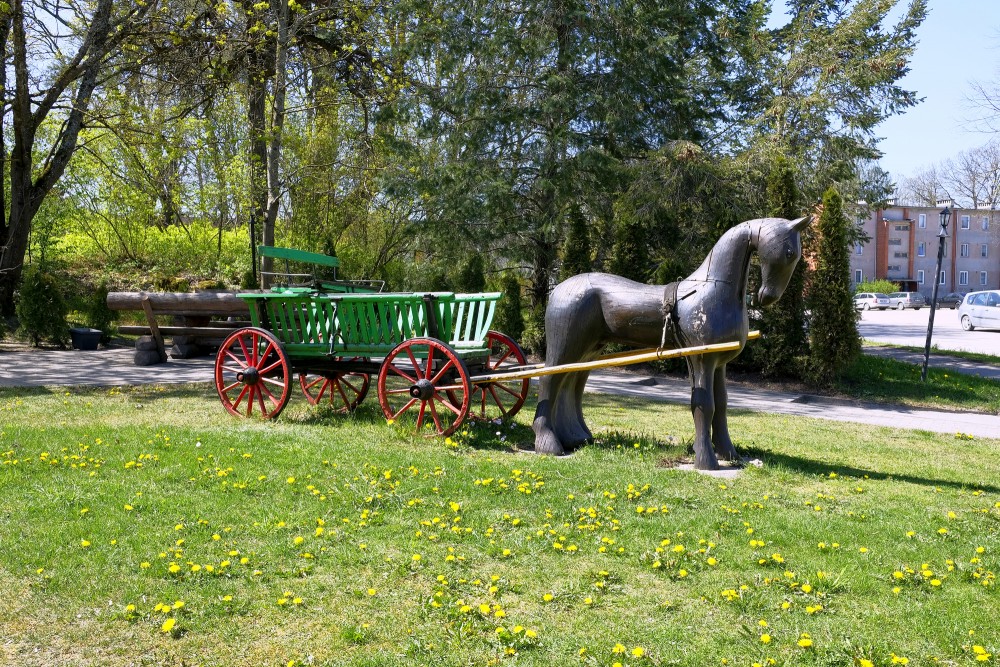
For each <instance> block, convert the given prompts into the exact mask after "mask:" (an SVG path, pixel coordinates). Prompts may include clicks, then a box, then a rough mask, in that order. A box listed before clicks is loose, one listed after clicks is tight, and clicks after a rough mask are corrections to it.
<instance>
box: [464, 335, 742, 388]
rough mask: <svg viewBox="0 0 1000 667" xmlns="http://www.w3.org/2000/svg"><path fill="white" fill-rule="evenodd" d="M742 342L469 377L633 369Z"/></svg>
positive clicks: (517, 377)
mask: <svg viewBox="0 0 1000 667" xmlns="http://www.w3.org/2000/svg"><path fill="white" fill-rule="evenodd" d="M756 338H760V332H759V331H751V332H750V333H749V335H747V340H754V339H756ZM740 345H741V343H740V342H739V341H735V342H732V343H713V344H712V345H695V346H694V347H682V348H678V349H676V350H660V349H657V348H655V347H651V348H648V349H645V350H632V351H629V352H620V353H618V354H609V355H607V356H604V357H600V358H598V359H594V360H593V361H581V362H578V363H575V364H562V365H559V366H548V367H545V366H541V367H537V368H525V369H524V370H518V371H514V372H509V373H494V374H492V375H476V376H473V377H471V378H469V379H470V380H471V381H472V382H474V383H477V384H481V383H484V382H497V381H503V382H506V381H508V380H523V379H525V378H533V377H541V376H543V375H558V374H559V373H573V372H576V371H594V370H599V369H601V368H613V367H616V366H629V365H631V364H641V363H643V362H646V361H658V360H660V359H674V358H676V357H690V356H692V355H695V354H708V353H710V352H730V351H732V350H738V349H740ZM522 368H524V367H522Z"/></svg>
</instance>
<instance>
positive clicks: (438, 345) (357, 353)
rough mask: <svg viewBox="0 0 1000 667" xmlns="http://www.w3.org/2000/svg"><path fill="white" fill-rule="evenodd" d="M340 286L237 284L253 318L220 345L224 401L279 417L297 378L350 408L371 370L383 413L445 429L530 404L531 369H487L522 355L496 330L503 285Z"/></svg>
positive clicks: (305, 388) (308, 391) (229, 406)
mask: <svg viewBox="0 0 1000 667" xmlns="http://www.w3.org/2000/svg"><path fill="white" fill-rule="evenodd" d="M302 255H306V254H300V255H297V257H301V256H302ZM328 259H330V258H328ZM342 289H346V288H341V287H338V286H337V285H334V284H329V283H328V284H325V285H322V286H313V287H280V288H275V289H273V290H272V291H270V292H263V293H257V292H254V293H246V294H240V295H238V296H239V297H240V298H242V299H244V300H245V301H247V303H248V305H249V307H250V320H251V323H252V326H250V327H247V328H243V329H239V330H237V331H235V332H233V333H232V334H231V335H230V336H229V337H228V338H226V340H225V341H224V343H223V344H222V346H221V348H220V349H219V353H218V355H217V357H216V363H215V384H216V388H217V390H218V392H219V397H220V398H221V399H222V404H223V405H224V406H225V408H226V410H228V411H229V412H230V413H232V414H234V415H237V416H244V417H252V416H258V417H263V418H265V419H270V418H274V417H277V416H278V414H280V412H281V411H282V410H283V409H284V407H285V406H286V405H287V404H288V400H289V398H290V397H291V394H292V385H293V384H294V383H295V380H296V378H297V383H298V385H299V387H300V389H301V390H302V392H303V393H304V394H305V396H306V398H307V399H308V400H309V402H310V403H313V404H320V403H325V404H328V405H330V406H332V407H333V408H334V409H335V410H337V411H341V412H349V411H352V410H354V409H355V408H356V407H357V406H358V405H359V404H360V403H361V401H362V400H363V399H364V398H365V396H366V395H367V393H368V390H369V387H370V385H371V383H372V382H373V381H374V382H375V384H376V390H377V394H378V400H379V403H380V405H381V407H382V411H383V413H384V414H385V416H386V418H387V419H389V420H401V421H402V420H410V421H413V422H414V423H415V428H416V429H418V430H421V431H423V430H427V431H428V432H431V433H435V434H438V435H447V434H450V433H453V432H454V431H455V430H456V429H457V428H458V427H459V425H460V424H461V423H462V421H463V420H464V419H465V418H466V417H467V416H469V415H472V416H475V417H479V418H482V419H490V420H492V419H497V418H509V417H513V416H514V415H515V414H516V413H517V411H518V410H520V408H521V406H522V405H523V404H524V401H525V398H526V397H527V394H528V387H529V381H528V379H527V378H518V379H511V380H506V379H498V380H494V379H489V380H487V379H483V378H484V377H491V376H493V375H495V374H497V373H500V372H505V371H509V370H515V369H516V368H517V367H519V366H524V364H525V357H524V353H523V352H522V351H521V349H520V348H519V347H518V345H517V343H516V342H514V341H513V340H512V339H511V338H510V337H508V336H506V335H505V334H503V333H500V332H496V331H491V330H490V325H491V323H492V321H493V315H494V313H495V311H496V304H497V301H498V300H499V298H500V296H501V294H500V293H499V292H488V293H482V294H454V293H452V292H432V293H394V294H381V293H373V292H365V291H359V290H361V289H362V288H357V287H356V286H355V287H351V288H350V289H351V290H352V291H351V292H346V291H334V290H342ZM475 378H478V379H475Z"/></svg>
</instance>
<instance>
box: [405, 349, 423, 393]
mask: <svg viewBox="0 0 1000 667" xmlns="http://www.w3.org/2000/svg"><path fill="white" fill-rule="evenodd" d="M406 356H408V357H409V358H410V363H411V364H413V375H414V379H413V380H411V382H413V384H416V383H417V380H416V378H418V377H420V362H419V361H417V358H416V357H415V356H413V350H411V349H410V348H409V347H407V348H406Z"/></svg>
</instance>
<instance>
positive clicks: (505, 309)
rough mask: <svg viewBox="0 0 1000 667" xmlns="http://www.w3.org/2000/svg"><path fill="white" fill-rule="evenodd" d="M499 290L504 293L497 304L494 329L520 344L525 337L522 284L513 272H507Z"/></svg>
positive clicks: (502, 278) (501, 278)
mask: <svg viewBox="0 0 1000 667" xmlns="http://www.w3.org/2000/svg"><path fill="white" fill-rule="evenodd" d="M499 288H500V291H501V292H503V297H502V298H501V299H500V303H498V304H497V311H496V314H495V315H494V317H493V328H494V329H496V330H497V331H499V332H501V333H505V334H507V335H508V336H510V337H511V338H513V339H514V340H515V341H518V342H519V343H520V341H521V339H522V338H523V337H524V315H523V314H522V313H521V309H522V307H523V305H522V303H521V283H520V281H518V279H517V275H516V274H515V273H514V272H513V271H505V272H504V273H503V275H502V276H501V277H500V285H499Z"/></svg>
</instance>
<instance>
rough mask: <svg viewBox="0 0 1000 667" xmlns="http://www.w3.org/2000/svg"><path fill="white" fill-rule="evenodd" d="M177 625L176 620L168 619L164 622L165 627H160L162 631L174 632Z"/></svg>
mask: <svg viewBox="0 0 1000 667" xmlns="http://www.w3.org/2000/svg"><path fill="white" fill-rule="evenodd" d="M176 624H177V621H176V619H173V618H168V619H167V620H165V621H163V625H161V626H160V631H161V632H172V631H173V629H174V626H175V625H176Z"/></svg>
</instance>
